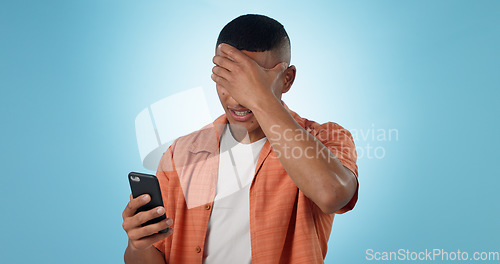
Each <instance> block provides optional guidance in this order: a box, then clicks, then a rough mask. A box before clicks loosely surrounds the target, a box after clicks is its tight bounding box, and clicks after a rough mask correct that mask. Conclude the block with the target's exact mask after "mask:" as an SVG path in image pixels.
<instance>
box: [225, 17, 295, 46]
mask: <svg viewBox="0 0 500 264" xmlns="http://www.w3.org/2000/svg"><path fill="white" fill-rule="evenodd" d="M221 43H226V44H229V45H231V46H233V47H235V48H237V49H239V50H246V51H250V52H263V51H268V50H273V49H275V48H281V47H283V45H288V47H290V39H289V38H288V34H287V33H286V31H285V28H284V27H283V25H282V24H281V23H280V22H278V21H276V20H274V19H272V18H270V17H267V16H263V15H255V14H248V15H242V16H239V17H237V18H235V19H233V20H232V21H231V22H229V23H228V24H227V25H226V26H225V27H224V28H223V29H222V31H221V32H220V34H219V38H218V39H217V45H216V46H219V44H221Z"/></svg>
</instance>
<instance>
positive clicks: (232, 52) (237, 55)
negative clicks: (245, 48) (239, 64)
mask: <svg viewBox="0 0 500 264" xmlns="http://www.w3.org/2000/svg"><path fill="white" fill-rule="evenodd" d="M219 50H220V51H221V52H222V53H223V54H225V55H226V56H227V57H228V58H229V59H231V60H233V61H236V60H238V59H241V56H242V55H243V53H242V52H241V51H240V50H238V49H237V48H235V47H233V46H231V45H229V44H226V43H221V44H219Z"/></svg>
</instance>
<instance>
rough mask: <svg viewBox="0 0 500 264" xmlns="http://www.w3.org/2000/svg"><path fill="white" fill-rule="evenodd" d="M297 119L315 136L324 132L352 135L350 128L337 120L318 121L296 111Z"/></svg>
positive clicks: (295, 116)
mask: <svg viewBox="0 0 500 264" xmlns="http://www.w3.org/2000/svg"><path fill="white" fill-rule="evenodd" d="M294 114H295V115H294V118H295V120H296V121H297V122H298V123H299V124H300V125H301V126H302V127H303V128H304V129H305V130H306V131H307V132H309V133H311V134H313V135H314V136H316V135H319V134H322V133H345V134H347V135H349V136H350V135H351V133H350V132H349V130H347V129H345V128H344V127H343V126H341V125H339V124H338V123H336V122H333V121H329V122H325V123H318V122H316V121H313V120H310V119H307V118H304V117H301V116H299V115H298V114H296V113H294Z"/></svg>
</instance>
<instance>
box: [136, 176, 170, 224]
mask: <svg viewBox="0 0 500 264" xmlns="http://www.w3.org/2000/svg"><path fill="white" fill-rule="evenodd" d="M128 181H129V183H130V189H131V190H132V196H133V197H134V198H137V197H139V196H141V195H143V194H149V196H150V197H151V201H149V203H147V204H145V205H143V206H141V207H139V209H137V212H136V213H138V212H142V211H148V210H151V209H153V208H155V207H158V206H163V200H162V198H161V197H162V196H161V190H160V184H159V183H158V179H157V178H156V176H154V175H151V174H144V173H138V172H131V173H129V174H128ZM165 219H166V216H165V214H164V215H162V216H159V217H157V218H154V219H151V220H149V221H147V222H146V223H144V224H143V225H142V226H147V225H150V224H154V223H158V222H160V221H165ZM168 229H169V228H165V229H163V230H161V231H160V232H159V233H166V232H168Z"/></svg>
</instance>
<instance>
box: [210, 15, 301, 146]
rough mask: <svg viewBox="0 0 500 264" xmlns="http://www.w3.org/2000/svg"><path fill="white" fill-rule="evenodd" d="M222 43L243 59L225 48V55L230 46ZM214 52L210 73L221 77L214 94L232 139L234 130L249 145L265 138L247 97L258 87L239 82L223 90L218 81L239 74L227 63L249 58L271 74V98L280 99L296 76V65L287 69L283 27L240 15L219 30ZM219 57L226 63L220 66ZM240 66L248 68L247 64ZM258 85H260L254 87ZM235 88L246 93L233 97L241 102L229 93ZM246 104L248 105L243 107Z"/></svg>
mask: <svg viewBox="0 0 500 264" xmlns="http://www.w3.org/2000/svg"><path fill="white" fill-rule="evenodd" d="M222 43H224V44H228V45H230V46H232V47H230V49H233V50H234V48H236V49H237V50H240V51H241V52H239V53H243V56H244V57H240V59H236V58H230V57H227V54H226V53H224V52H223V51H222V50H223V49H226V52H227V51H228V50H227V49H229V48H228V47H229V46H225V48H221V47H224V45H222V46H221V45H220V44H222ZM215 53H216V56H215V57H214V63H215V64H216V66H215V67H214V69H213V72H214V74H216V72H218V73H219V74H220V75H219V76H218V77H219V78H221V79H220V80H219V82H217V81H216V83H217V93H218V95H219V99H220V101H221V104H222V106H223V107H224V111H225V112H226V116H227V118H228V121H229V123H230V124H231V125H232V126H231V130H232V132H233V136H235V134H234V132H237V131H235V129H237V130H239V132H241V133H243V134H246V133H248V136H249V139H250V141H251V142H254V141H255V140H258V139H260V138H262V137H264V136H265V134H264V132H263V131H262V129H261V127H260V125H259V123H258V122H257V119H256V117H255V116H254V115H253V112H252V111H251V108H249V107H250V105H251V102H250V101H251V99H249V98H251V97H253V95H254V93H252V91H253V90H252V89H253V88H255V89H258V88H257V87H255V86H252V85H253V84H251V83H240V84H239V85H238V86H237V87H236V88H235V87H234V85H233V87H232V88H231V89H226V87H224V86H223V85H221V84H220V82H221V80H226V81H227V79H226V78H224V77H222V76H224V75H226V74H229V75H231V74H235V73H238V72H239V71H238V70H235V71H234V72H233V71H232V70H228V69H230V67H231V66H230V64H235V65H236V64H238V63H239V62H241V61H245V60H248V59H251V60H253V61H254V62H255V63H256V64H257V65H258V66H260V68H263V69H265V70H264V71H266V72H267V73H268V74H270V75H269V76H271V75H273V74H274V77H272V78H276V79H274V80H273V81H272V82H273V84H272V85H270V86H269V89H270V91H271V92H272V94H273V95H274V97H276V98H277V99H281V96H282V94H283V93H286V92H287V91H288V90H289V89H290V87H291V85H292V84H293V81H294V79H295V73H296V69H295V66H293V65H292V66H288V65H290V57H291V56H290V40H289V38H288V34H287V33H286V31H285V29H284V27H283V25H281V24H280V23H279V22H278V21H276V20H274V19H272V18H269V17H266V16H262V15H243V16H240V17H238V18H236V19H234V20H233V21H231V22H229V23H228V24H227V25H226V26H225V27H224V28H223V29H222V31H221V32H220V34H219V38H218V39H217V48H216V50H215ZM240 55H241V54H240ZM222 57H224V58H225V60H226V62H225V63H223V61H224V59H222ZM216 60H217V61H216ZM230 61H231V62H230ZM222 64H225V65H226V66H221V65H222ZM243 64H244V65H246V66H247V67H250V66H249V64H245V63H243ZM235 65H233V66H235ZM250 65H251V64H250ZM247 70H249V69H248V68H247ZM251 72H253V73H255V72H254V71H251V70H249V71H243V72H240V73H238V75H239V76H240V77H241V79H240V80H242V79H245V76H244V75H246V74H248V75H251ZM257 72H259V70H257ZM261 73H262V72H261ZM257 75H258V74H257ZM213 76H214V75H212V78H214V77H213ZM269 76H268V77H269ZM226 77H229V76H226ZM233 77H234V76H233ZM246 77H249V76H246ZM260 77H262V78H264V79H266V77H263V76H262V75H260ZM252 78H253V79H252ZM256 78H257V79H256ZM258 78H259V77H258V76H255V75H254V76H253V77H249V78H248V79H247V80H248V81H249V82H252V81H254V82H255V81H256V82H258V81H259V79H258ZM272 78H271V79H272ZM233 79H234V78H233ZM214 81H215V79H214ZM233 81H234V80H233ZM261 81H263V82H266V81H269V78H268V79H267V80H262V79H261ZM236 82H237V81H236ZM233 84H234V82H233ZM254 84H255V83H254ZM229 86H231V84H229ZM257 86H259V85H258V84H257ZM259 87H262V86H259ZM235 89H236V90H239V91H246V93H247V95H245V96H242V93H241V92H237V93H236V96H235V97H236V98H238V97H239V100H240V101H238V100H236V99H235V97H233V94H231V92H230V90H232V91H233V92H234V91H236V90H235ZM245 99H246V100H245ZM245 101H246V103H249V104H250V105H245ZM261 102H262V101H261ZM237 113H239V114H237ZM239 132H237V133H238V134H240V136H241V133H239ZM240 136H235V137H236V138H237V140H240V139H241V138H242V137H240Z"/></svg>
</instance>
